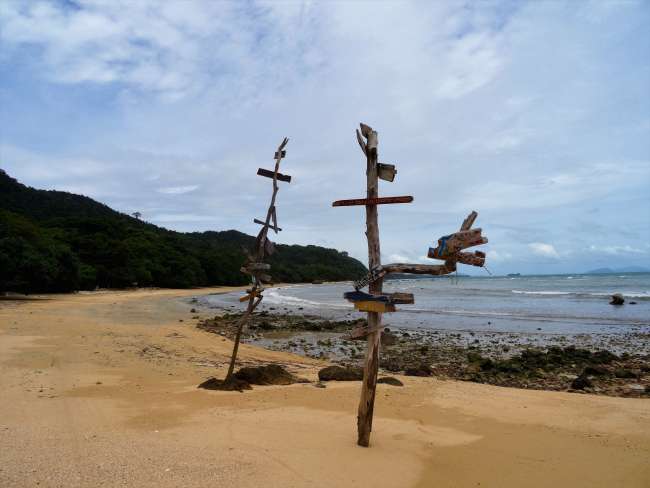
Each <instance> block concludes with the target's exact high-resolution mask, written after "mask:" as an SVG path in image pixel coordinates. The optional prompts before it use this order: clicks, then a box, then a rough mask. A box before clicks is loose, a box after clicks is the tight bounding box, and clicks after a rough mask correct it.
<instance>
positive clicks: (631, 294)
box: [511, 290, 650, 299]
mask: <svg viewBox="0 0 650 488" xmlns="http://www.w3.org/2000/svg"><path fill="white" fill-rule="evenodd" d="M511 292H512V293H514V294H517V295H540V296H566V295H572V296H575V297H582V298H585V297H610V296H612V293H605V292H576V291H546V290H537V291H528V290H511ZM620 293H621V295H623V296H624V297H625V298H638V299H650V292H647V291H624V292H620Z"/></svg>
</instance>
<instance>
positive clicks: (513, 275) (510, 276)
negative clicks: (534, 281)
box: [506, 273, 521, 278]
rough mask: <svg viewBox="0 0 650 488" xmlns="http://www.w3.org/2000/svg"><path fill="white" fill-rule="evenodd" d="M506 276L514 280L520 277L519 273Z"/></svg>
mask: <svg viewBox="0 0 650 488" xmlns="http://www.w3.org/2000/svg"><path fill="white" fill-rule="evenodd" d="M506 276H507V277H508V278H516V277H517V276H521V273H508V274H507V275H506Z"/></svg>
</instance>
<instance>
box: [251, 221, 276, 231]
mask: <svg viewBox="0 0 650 488" xmlns="http://www.w3.org/2000/svg"><path fill="white" fill-rule="evenodd" d="M253 222H255V223H256V224H260V225H267V226H268V227H270V228H271V229H273V230H276V229H277V230H278V231H281V230H282V229H281V228H280V227H273V226H272V225H271V224H270V223H269V224H267V223H266V222H264V221H263V220H259V219H253Z"/></svg>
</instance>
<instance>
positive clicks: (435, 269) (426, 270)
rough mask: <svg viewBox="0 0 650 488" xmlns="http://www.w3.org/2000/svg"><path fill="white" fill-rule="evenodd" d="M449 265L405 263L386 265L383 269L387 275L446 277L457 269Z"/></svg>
mask: <svg viewBox="0 0 650 488" xmlns="http://www.w3.org/2000/svg"><path fill="white" fill-rule="evenodd" d="M450 268H451V267H450V266H449V265H447V264H444V265H442V264H435V265H432V264H403V263H392V264H384V265H383V266H382V267H381V269H382V270H383V271H386V273H388V274H390V273H408V274H426V275H433V276H437V275H444V274H449V273H453V272H454V271H456V267H455V266H454V267H453V269H450Z"/></svg>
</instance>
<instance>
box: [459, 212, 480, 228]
mask: <svg viewBox="0 0 650 488" xmlns="http://www.w3.org/2000/svg"><path fill="white" fill-rule="evenodd" d="M476 217H478V214H477V213H476V211H475V210H472V213H470V214H469V215H468V216H467V217H466V218H465V220H463V225H461V226H460V230H469V229H471V228H472V225H474V221H475V220H476Z"/></svg>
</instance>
